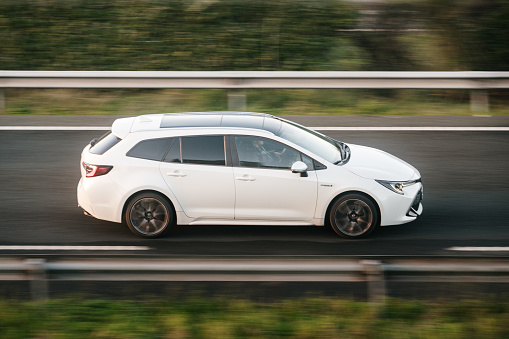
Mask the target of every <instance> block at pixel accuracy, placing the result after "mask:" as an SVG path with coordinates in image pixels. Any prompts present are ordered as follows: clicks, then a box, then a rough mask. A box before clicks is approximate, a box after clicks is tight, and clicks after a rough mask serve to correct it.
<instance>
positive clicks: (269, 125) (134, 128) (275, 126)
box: [112, 112, 282, 139]
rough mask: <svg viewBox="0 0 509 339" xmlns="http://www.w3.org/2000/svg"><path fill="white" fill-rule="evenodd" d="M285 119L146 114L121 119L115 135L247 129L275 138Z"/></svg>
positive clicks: (226, 114)
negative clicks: (267, 132)
mask: <svg viewBox="0 0 509 339" xmlns="http://www.w3.org/2000/svg"><path fill="white" fill-rule="evenodd" d="M281 125H282V119H279V118H277V117H275V116H273V115H270V114H264V113H252V112H186V113H162V114H147V115H140V116H138V117H130V118H121V119H117V120H115V121H114V122H113V125H112V133H113V134H114V135H115V136H117V137H118V138H121V139H123V138H124V137H126V136H127V135H128V134H129V133H135V132H142V131H153V130H163V129H173V128H221V127H224V128H244V129H258V130H265V131H269V132H271V133H273V134H276V133H277V132H278V131H279V130H280V129H281Z"/></svg>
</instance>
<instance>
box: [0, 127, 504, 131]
mask: <svg viewBox="0 0 509 339" xmlns="http://www.w3.org/2000/svg"><path fill="white" fill-rule="evenodd" d="M310 128H311V129H314V130H316V131H346V132H348V131H378V132H391V131H397V132H398V131H399V132H411V131H418V132H509V127H323V126H322V127H310ZM110 129H111V127H104V126H90V127H87V126H74V127H73V126H0V131H109V130H110Z"/></svg>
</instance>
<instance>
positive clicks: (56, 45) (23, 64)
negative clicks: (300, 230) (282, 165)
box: [0, 0, 509, 114]
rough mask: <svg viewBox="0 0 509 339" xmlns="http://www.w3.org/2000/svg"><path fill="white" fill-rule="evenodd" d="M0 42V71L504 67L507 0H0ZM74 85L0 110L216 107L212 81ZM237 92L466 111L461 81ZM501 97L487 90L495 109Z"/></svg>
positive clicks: (18, 94) (278, 108)
mask: <svg viewBox="0 0 509 339" xmlns="http://www.w3.org/2000/svg"><path fill="white" fill-rule="evenodd" d="M0 41H1V43H0V69H2V70H62V71H63V70H66V71H67V70H70V71H78V70H94V71H99V70H108V71H121V70H132V71H149V70H150V71H507V70H509V0H373V1H370V0H362V1H361V0H357V1H356V0H279V1H273V0H256V1H245V0H143V1H139V0H109V1H103V0H69V1H68V0H2V1H0ZM76 91H79V90H68V91H67V92H65V91H39V92H37V91H36V90H22V89H17V90H15V89H7V90H5V92H6V94H5V97H6V99H5V102H6V104H4V106H6V109H5V112H7V113H37V114H52V113H51V112H56V111H59V112H60V114H66V113H68V111H70V110H72V108H71V107H70V106H69V105H71V106H72V105H73V104H76V102H77V101H79V100H81V101H83V105H82V106H83V108H81V107H80V108H78V110H79V111H80V112H81V113H83V114H112V113H114V112H118V111H119V110H122V111H125V112H130V111H135V112H139V110H138V107H139V106H141V107H146V108H148V110H149V111H156V112H157V111H158V110H161V109H162V110H163V111H171V110H175V111H180V110H189V109H197V110H203V109H205V110H210V109H224V108H226V107H225V106H226V103H225V99H224V97H225V93H223V92H224V91H223V92H221V91H220V92H218V91H211V90H197V91H194V92H193V91H185V92H183V91H181V90H159V91H157V90H154V91H135V90H133V91H118V90H110V92H108V93H107V94H105V93H106V92H105V91H99V90H97V91H87V92H84V91H82V92H81V93H85V94H86V95H85V97H82V96H80V95H76V93H77V92H76ZM248 92H249V93H248V98H249V99H248V109H249V110H256V109H263V110H264V111H266V112H268V113H276V114H279V113H281V114H288V113H298V114H300V112H299V110H309V109H314V112H317V113H318V114H321V113H327V114H331V113H332V114H348V113H349V112H352V111H360V112H361V113H368V114H405V113H404V112H405V111H406V109H407V107H406V106H405V107H403V106H401V104H399V103H398V104H396V106H397V107H394V102H395V101H399V102H400V103H402V102H410V101H411V100H420V98H426V99H425V100H424V102H423V107H422V109H421V110H420V112H421V113H420V114H428V112H429V111H431V113H432V114H433V113H434V112H435V113H437V112H438V114H443V113H444V112H446V113H447V112H448V111H451V110H452V111H465V112H469V109H468V94H465V93H464V92H462V91H408V90H383V91H380V90H378V91H377V90H364V91H333V90H329V91H322V90H321V91H318V90H308V91H292V90H271V91H265V92H264V91H261V90H257V91H254V90H252V91H248ZM158 93H159V94H158ZM187 93H192V94H193V97H192V98H191V97H189V96H188V95H187ZM253 93H254V97H256V99H257V101H253V100H252V99H251V98H250V96H251V95H253ZM324 93H325V95H324ZM359 95H361V96H364V99H362V101H359V99H357V98H359V97H360V96H359ZM86 96H90V97H97V98H100V100H96V102H91V101H90V100H88V101H87V100H85V99H87V97H86ZM331 96H332V98H331ZM51 97H53V101H52V100H51ZM65 97H73V98H72V100H70V101H69V103H66V104H65V105H63V107H58V105H53V104H48V105H46V106H45V107H43V105H41V103H42V102H44V101H52V102H55V101H56V102H61V101H60V99H62V98H65ZM110 97H111V100H109V101H108V98H110ZM171 97H173V98H174V99H175V100H174V101H169V100H168V98H171ZM38 98H42V99H41V100H40V101H37V100H38ZM44 98H46V99H44ZM76 98H77V99H79V100H76ZM119 98H124V99H125V100H120V99H119ZM148 98H150V99H148ZM193 98H194V99H195V100H194V102H190V101H189V100H193ZM296 98H297V99H298V100H297V101H301V102H300V103H298V104H295V105H294V104H292V103H293V102H295V99H296ZM430 98H431V99H433V100H436V99H439V101H438V104H439V105H438V106H441V107H442V108H440V109H438V110H436V109H435V110H434V109H433V108H431V109H430V106H429V101H430V100H429V99H430ZM506 98H507V91H505V90H503V91H499V92H496V91H494V92H492V93H490V100H492V107H493V106H494V108H495V112H496V109H497V105H498V102H502V104H503V106H504V107H506V101H507V99H506ZM82 99H83V100H82ZM183 99H185V100H186V101H183ZM322 99H323V100H322ZM324 100H325V101H324ZM100 101H104V102H106V103H107V105H104V104H100V103H98V102H100ZM147 101H148V102H154V103H157V104H155V105H150V104H149V105H147V104H146V102H147ZM274 101H275V102H276V103H274ZM199 103H203V104H199ZM457 103H460V104H461V107H456V106H454V105H455V104H457ZM451 104H452V105H453V106H454V107H453V106H451ZM341 105H343V106H341ZM345 105H346V106H345ZM168 106H169V107H172V109H170V110H168V109H165V108H164V107H168ZM407 106H410V107H411V109H413V110H414V111H415V110H416V107H418V106H419V105H413V104H410V105H407ZM438 106H437V105H435V108H436V107H438ZM86 107H91V108H90V109H89V108H86ZM75 111H76V110H75ZM505 111H506V110H505V108H504V112H505ZM69 113H72V112H69ZM495 114H498V113H495ZM502 114H505V113H502Z"/></svg>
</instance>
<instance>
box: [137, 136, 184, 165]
mask: <svg viewBox="0 0 509 339" xmlns="http://www.w3.org/2000/svg"><path fill="white" fill-rule="evenodd" d="M173 139H174V138H162V139H150V140H143V141H141V142H139V143H138V144H136V146H134V147H133V148H131V150H130V151H129V152H127V156H128V157H133V158H141V159H147V160H156V161H161V159H162V158H163V156H164V153H166V150H167V149H168V147H170V145H171V143H172V142H173Z"/></svg>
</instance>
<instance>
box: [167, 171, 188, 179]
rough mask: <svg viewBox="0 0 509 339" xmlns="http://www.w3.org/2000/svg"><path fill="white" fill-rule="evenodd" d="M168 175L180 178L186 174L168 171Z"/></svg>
mask: <svg viewBox="0 0 509 339" xmlns="http://www.w3.org/2000/svg"><path fill="white" fill-rule="evenodd" d="M166 175H167V176H169V177H179V178H182V177H185V176H186V174H185V173H182V172H180V171H175V172H168V173H166Z"/></svg>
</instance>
